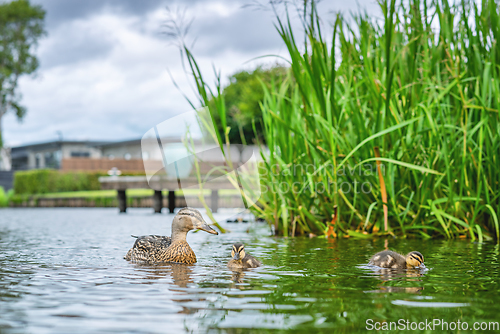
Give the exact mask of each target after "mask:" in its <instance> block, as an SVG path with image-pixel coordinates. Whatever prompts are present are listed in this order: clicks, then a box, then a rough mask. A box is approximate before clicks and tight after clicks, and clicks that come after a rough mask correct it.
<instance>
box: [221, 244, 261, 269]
mask: <svg viewBox="0 0 500 334" xmlns="http://www.w3.org/2000/svg"><path fill="white" fill-rule="evenodd" d="M231 256H232V257H233V259H232V260H230V261H229V263H228V264H227V266H228V268H229V269H232V270H235V269H246V268H256V267H259V266H260V262H259V261H258V260H257V259H256V258H254V257H253V256H251V255H249V254H247V253H245V246H243V244H242V243H239V242H238V243H236V244H234V245H233V248H232V250H231Z"/></svg>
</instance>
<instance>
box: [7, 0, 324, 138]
mask: <svg viewBox="0 0 500 334" xmlns="http://www.w3.org/2000/svg"><path fill="white" fill-rule="evenodd" d="M79 1H84V0H79ZM42 4H43V3H42ZM131 4H132V5H134V4H133V3H131ZM114 8H115V7H113V6H104V7H102V8H100V9H99V11H96V12H91V11H89V10H86V11H85V13H86V14H85V16H82V17H72V18H71V19H67V20H63V19H62V16H63V14H64V13H63V12H61V13H58V15H59V16H58V17H57V22H58V23H57V24H50V22H48V24H47V27H49V31H48V37H46V38H44V39H42V40H41V41H40V46H39V49H38V54H39V56H40V60H41V67H40V69H39V71H38V77H37V78H35V79H33V78H28V77H23V78H22V79H21V80H20V85H19V88H20V92H21V93H22V94H23V99H22V104H24V105H25V106H26V107H27V108H28V113H27V115H26V117H25V119H24V120H23V122H22V123H18V122H17V120H16V119H15V117H14V116H13V115H7V116H6V117H5V119H4V122H3V123H4V124H3V129H4V133H3V135H4V140H5V142H6V143H7V145H17V144H20V143H27V142H38V141H46V140H54V139H56V138H57V134H56V131H62V133H63V136H64V137H65V138H66V139H95V140H100V139H105V140H120V139H125V138H139V137H141V136H142V135H143V133H144V132H145V131H147V130H148V129H149V128H151V127H152V126H154V125H155V124H157V123H160V122H162V121H163V120H165V119H167V118H169V117H171V116H172V115H175V114H178V113H181V112H184V111H188V110H190V106H189V104H188V103H187V102H186V101H185V100H184V97H183V96H182V94H181V93H180V92H179V91H178V90H177V88H175V87H174V85H173V83H172V81H171V78H170V76H169V74H168V71H167V69H169V70H170V72H171V74H172V76H173V77H174V79H175V80H176V82H177V83H178V84H179V86H180V88H181V90H182V91H183V92H186V93H187V94H188V95H189V96H191V97H194V95H193V94H192V93H191V88H190V82H189V79H188V78H187V77H186V75H185V73H184V72H183V69H182V66H181V61H180V57H179V52H178V50H177V49H176V48H175V47H174V46H171V45H169V41H167V40H166V39H165V37H164V35H162V27H161V26H162V23H163V22H164V20H165V16H166V12H165V9H164V6H163V5H162V3H161V2H159V3H158V5H157V6H156V7H155V8H153V7H152V8H153V9H151V10H148V11H144V12H142V13H138V14H134V13H133V11H128V12H126V13H124V12H123V11H117V10H115V9H114ZM49 9H50V8H49ZM328 9H329V7H328V6H326V7H325V9H324V12H325V13H327V12H328ZM49 14H50V13H49ZM71 15H73V16H74V15H76V14H74V13H72V14H71ZM188 15H192V16H194V17H195V21H194V23H193V30H192V34H193V35H196V36H197V43H196V44H195V47H194V50H193V53H194V54H195V56H196V57H197V61H198V62H199V65H200V67H201V69H202V71H203V73H204V74H205V75H206V78H207V80H208V81H209V82H213V80H214V74H213V70H212V67H213V66H215V68H217V69H220V70H221V73H222V77H223V79H224V81H225V80H226V78H227V76H228V75H230V74H232V73H234V72H235V71H237V70H239V69H242V68H252V67H254V66H255V64H257V63H262V62H264V61H266V60H258V61H254V62H250V63H248V64H245V62H247V61H249V60H250V59H252V58H255V57H258V56H262V55H265V54H281V55H284V56H286V49H285V48H284V46H283V44H282V43H281V41H280V38H279V36H278V34H277V32H276V31H275V29H274V27H273V18H272V15H271V13H269V12H262V11H255V10H252V9H249V8H241V2H231V1H203V2H197V3H195V4H194V5H192V6H191V7H189V10H188ZM50 18H51V16H50V15H48V17H47V20H49V19H50ZM53 20H56V18H55V17H53ZM267 61H269V62H271V61H274V60H267Z"/></svg>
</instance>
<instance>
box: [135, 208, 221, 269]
mask: <svg viewBox="0 0 500 334" xmlns="http://www.w3.org/2000/svg"><path fill="white" fill-rule="evenodd" d="M193 229H200V230H203V231H206V232H208V233H211V234H218V233H217V232H216V231H215V230H213V229H212V228H211V227H210V226H209V225H208V224H207V223H206V222H205V220H204V219H203V217H202V215H201V214H200V212H199V211H198V210H195V209H191V208H184V209H181V210H180V211H179V212H178V213H177V215H176V216H175V217H174V220H173V222H172V237H164V236H160V235H146V236H141V237H137V240H136V241H135V243H134V246H133V247H132V248H131V249H130V250H129V251H128V253H127V255H125V259H126V260H129V261H133V262H139V263H144V264H157V263H165V262H174V263H184V264H193V263H196V255H195V254H194V252H193V250H192V249H191V247H189V244H188V243H187V241H186V235H187V233H188V232H189V231H190V230H193Z"/></svg>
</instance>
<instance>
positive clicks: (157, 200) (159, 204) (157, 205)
mask: <svg viewBox="0 0 500 334" xmlns="http://www.w3.org/2000/svg"><path fill="white" fill-rule="evenodd" d="M153 208H154V210H155V213H161V209H163V193H162V192H161V190H155V193H154V195H153Z"/></svg>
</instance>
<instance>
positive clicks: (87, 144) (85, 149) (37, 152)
mask: <svg viewBox="0 0 500 334" xmlns="http://www.w3.org/2000/svg"><path fill="white" fill-rule="evenodd" d="M103 143H104V142H102V141H70V140H62V141H59V140H58V141H52V142H45V143H37V144H29V145H22V146H16V147H12V149H11V152H10V158H11V165H12V169H13V170H26V169H40V168H54V169H59V168H61V162H62V159H68V158H95V159H99V158H101V157H102V154H101V150H100V149H99V148H98V147H96V145H102V144H103Z"/></svg>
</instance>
